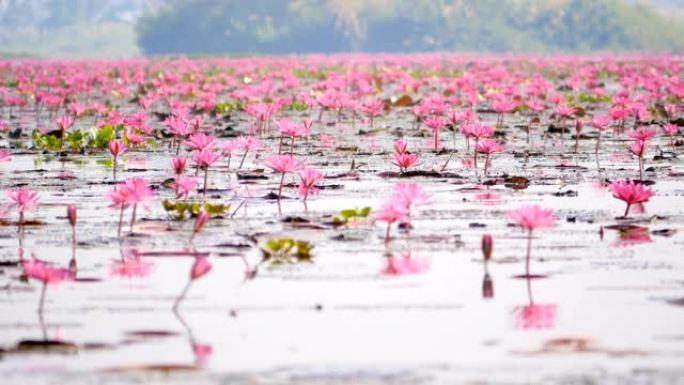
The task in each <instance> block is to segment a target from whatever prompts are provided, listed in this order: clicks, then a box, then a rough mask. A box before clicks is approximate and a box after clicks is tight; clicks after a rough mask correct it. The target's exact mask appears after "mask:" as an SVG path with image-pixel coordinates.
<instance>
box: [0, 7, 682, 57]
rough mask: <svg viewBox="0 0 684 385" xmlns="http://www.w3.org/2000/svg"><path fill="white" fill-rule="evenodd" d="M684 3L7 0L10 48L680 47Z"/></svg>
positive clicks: (44, 51) (113, 53)
mask: <svg viewBox="0 0 684 385" xmlns="http://www.w3.org/2000/svg"><path fill="white" fill-rule="evenodd" d="M683 8H684V0H651V1H646V0H640V1H639V0H633V1H627V0H250V1H245V0H221V1H218V0H98V1H92V0H0V51H2V52H4V53H6V54H13V55H21V54H27V55H32V56H67V57H80V56H90V57H129V56H137V55H139V54H153V55H156V54H195V55H203V54H248V53H262V54H268V53H274V54H279V53H312V52H326V53H328V52H359V51H370V52H413V51H469V52H504V51H506V52H508V51H512V52H541V53H553V52H588V51H608V50H610V51H677V52H679V51H681V50H682V49H684V27H683V23H682V21H680V20H681V18H680V17H681V16H683V14H682V9H683Z"/></svg>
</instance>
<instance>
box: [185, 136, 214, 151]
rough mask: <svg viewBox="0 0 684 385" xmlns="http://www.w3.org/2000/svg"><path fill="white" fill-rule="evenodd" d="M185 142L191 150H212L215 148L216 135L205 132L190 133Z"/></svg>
mask: <svg viewBox="0 0 684 385" xmlns="http://www.w3.org/2000/svg"><path fill="white" fill-rule="evenodd" d="M184 144H185V145H186V146H188V148H189V149H191V150H195V151H200V152H203V151H204V150H210V149H212V148H213V146H214V137H213V136H211V135H207V134H205V133H203V132H198V133H196V134H192V135H190V137H189V138H188V140H186V141H185V142H184Z"/></svg>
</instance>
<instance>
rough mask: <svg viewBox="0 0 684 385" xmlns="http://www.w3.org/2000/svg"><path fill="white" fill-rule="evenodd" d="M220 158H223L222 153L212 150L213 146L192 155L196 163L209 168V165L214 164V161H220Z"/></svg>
mask: <svg viewBox="0 0 684 385" xmlns="http://www.w3.org/2000/svg"><path fill="white" fill-rule="evenodd" d="M219 159H221V154H220V153H219V152H216V151H214V150H212V149H211V148H205V149H203V150H201V151H198V152H196V153H195V155H193V156H192V160H193V161H194V162H195V164H196V165H197V166H199V167H201V168H204V169H208V168H209V167H211V166H213V165H214V163H216V162H218V161H219Z"/></svg>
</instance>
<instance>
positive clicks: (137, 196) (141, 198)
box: [107, 178, 155, 236]
mask: <svg viewBox="0 0 684 385" xmlns="http://www.w3.org/2000/svg"><path fill="white" fill-rule="evenodd" d="M154 197H155V193H154V191H153V190H152V188H151V187H150V184H149V182H148V181H147V180H146V179H144V178H128V179H126V180H125V181H123V182H122V183H120V184H119V185H118V186H117V188H115V189H114V191H110V192H108V193H107V198H108V199H109V200H110V201H111V202H112V207H118V208H119V209H120V214H119V227H118V234H119V236H120V235H121V224H122V221H123V212H124V210H125V209H126V208H128V207H129V206H130V205H133V213H132V214H131V226H130V227H131V231H133V225H134V224H135V215H136V210H137V207H138V204H143V205H144V203H145V202H146V201H147V200H149V199H152V198H154Z"/></svg>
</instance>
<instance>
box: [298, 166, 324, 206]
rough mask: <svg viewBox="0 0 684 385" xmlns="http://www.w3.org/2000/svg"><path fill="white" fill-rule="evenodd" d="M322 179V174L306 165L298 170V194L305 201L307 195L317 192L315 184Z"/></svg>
mask: <svg viewBox="0 0 684 385" xmlns="http://www.w3.org/2000/svg"><path fill="white" fill-rule="evenodd" d="M321 179H323V174H321V172H320V171H319V170H317V169H315V168H313V167H307V168H305V169H304V170H302V171H300V172H299V196H300V197H302V200H304V201H305V202H306V199H307V198H308V197H309V195H315V194H317V193H318V188H316V184H317V183H318V182H320V180H321Z"/></svg>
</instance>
